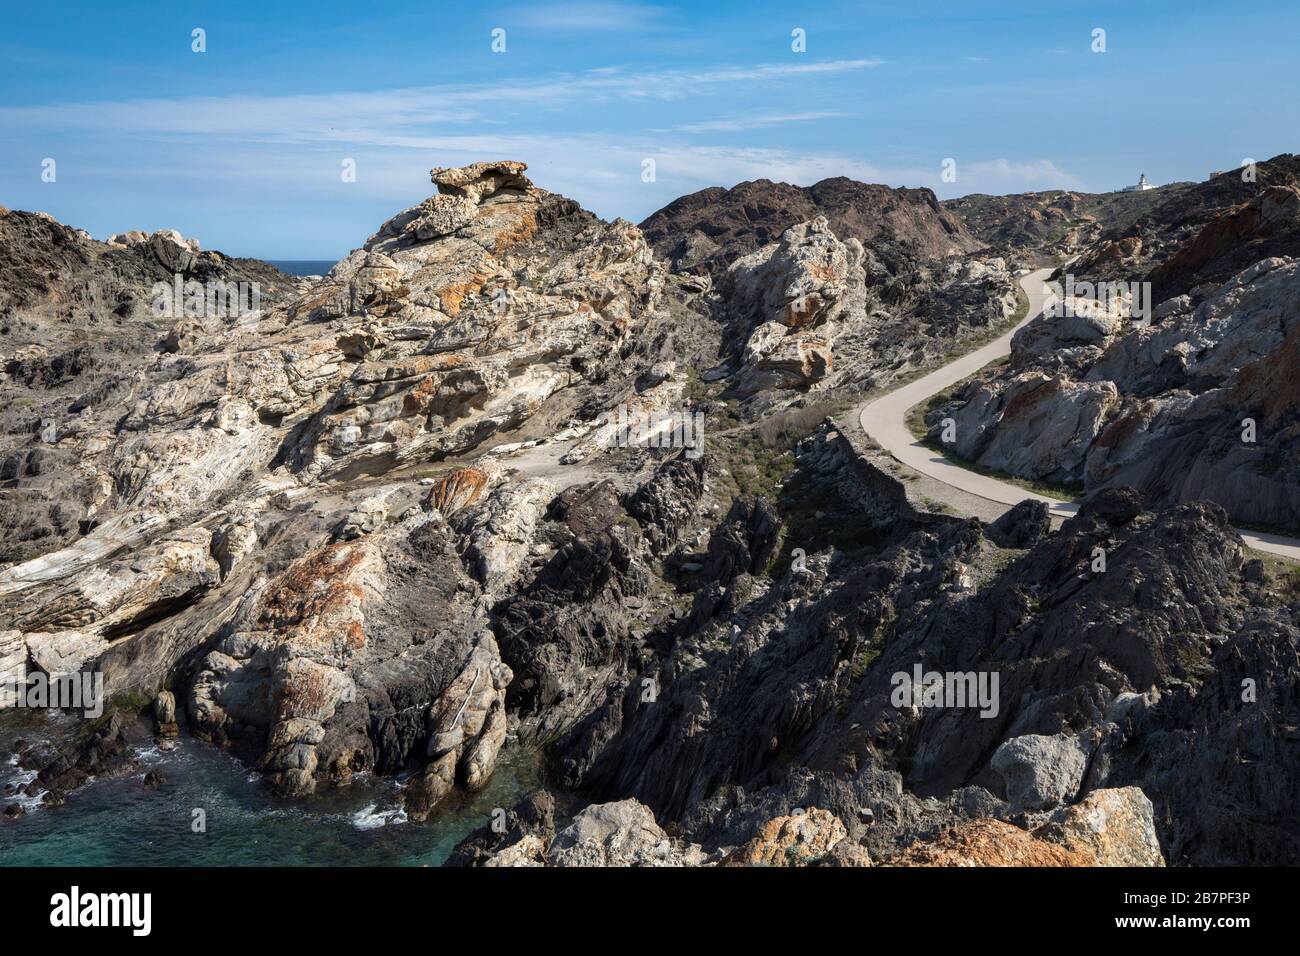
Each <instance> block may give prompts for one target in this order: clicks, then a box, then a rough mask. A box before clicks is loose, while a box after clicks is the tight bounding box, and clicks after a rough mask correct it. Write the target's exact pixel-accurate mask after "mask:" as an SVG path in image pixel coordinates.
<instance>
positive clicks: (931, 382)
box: [858, 268, 1300, 561]
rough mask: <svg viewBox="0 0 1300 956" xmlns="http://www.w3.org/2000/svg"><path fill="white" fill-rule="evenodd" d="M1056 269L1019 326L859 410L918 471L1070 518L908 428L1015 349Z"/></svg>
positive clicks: (1067, 504) (1267, 541)
mask: <svg viewBox="0 0 1300 956" xmlns="http://www.w3.org/2000/svg"><path fill="white" fill-rule="evenodd" d="M1052 271H1053V269H1052V268H1048V269H1039V270H1038V271H1037V272H1031V273H1029V274H1028V275H1026V276H1025V277H1024V278H1022V279H1021V280H1020V287H1021V288H1022V289H1024V291H1025V294H1026V295H1027V296H1028V297H1029V311H1028V312H1026V313H1025V317H1024V319H1023V320H1021V321H1020V322H1019V323H1018V324H1017V325H1016V326H1015V328H1013V329H1011V330H1010V331H1009V332H1007V333H1006V334H1005V335H1001V336H999V337H998V338H996V339H994V340H993V341H992V342H989V343H988V344H987V345H985V346H983V347H981V348H978V349H976V350H975V351H974V352H969V353H967V354H966V355H963V356H961V358H958V359H956V360H955V361H952V362H949V363H948V364H947V365H945V366H943V367H942V368H939V369H936V370H935V371H933V372H930V373H929V374H928V375H925V376H923V377H921V378H918V379H916V380H915V381H913V382H909V383H908V384H906V385H904V386H902V387H901V388H898V389H895V390H894V391H892V392H890V393H888V394H887V395H882V396H881V397H880V398H877V399H875V400H874V401H871V402H867V403H866V404H865V405H863V406H862V408H861V409H860V410H859V412H858V418H859V421H861V423H862V429H863V431H865V432H866V433H867V435H868V436H870V437H871V439H872V440H873V441H875V442H876V444H878V445H880V447H882V448H883V449H885V451H887V452H888V453H889V454H890V455H892V456H893V457H894V458H896V459H897V460H898V461H900V462H902V463H903V464H904V465H906V466H907V467H909V468H911V469H912V470H913V471H918V472H920V473H921V474H923V475H925V476H927V477H929V478H933V479H934V480H935V481H939V482H942V483H943V484H945V485H949V486H950V487H953V488H957V489H959V490H961V491H964V492H966V493H967V494H971V495H976V496H978V497H980V498H983V499H985V500H986V501H992V502H994V503H996V504H1002V505H1008V506H1009V505H1014V504H1018V503H1020V502H1021V501H1024V500H1025V499H1026V498H1033V499H1035V500H1037V501H1041V502H1044V503H1045V504H1046V505H1047V507H1048V509H1049V510H1050V512H1051V514H1052V517H1053V518H1068V517H1070V516H1071V515H1073V514H1074V513H1075V512H1077V511H1078V510H1079V505H1078V503H1077V502H1075V501H1069V500H1065V499H1060V498H1049V497H1046V496H1044V495H1040V494H1035V493H1034V492H1031V491H1028V490H1026V489H1024V488H1021V487H1020V486H1018V485H1015V484H1012V483H1011V482H1009V481H1002V480H1000V479H998V478H994V477H992V476H990V475H982V474H979V473H978V472H975V471H971V470H970V469H969V468H964V467H962V466H961V465H959V464H957V463H956V462H954V461H952V460H950V459H949V458H946V457H945V456H943V455H941V454H939V453H938V452H936V451H934V450H933V449H930V448H927V447H926V446H925V445H923V444H921V443H920V442H919V441H917V439H916V438H915V437H914V436H913V435H912V433H911V432H910V431H908V429H907V423H906V418H907V412H908V410H909V409H911V408H912V407H913V406H915V405H918V404H919V403H921V402H923V401H925V400H926V399H927V398H929V397H930V396H931V395H934V394H935V393H936V392H941V391H943V390H944V389H945V388H948V387H949V386H952V385H955V384H957V383H958V382H960V381H962V380H963V379H965V378H969V377H970V376H971V375H973V374H975V373H976V372H978V371H979V370H980V369H981V368H983V367H984V366H985V365H988V364H989V363H990V362H992V361H994V360H996V359H999V358H1002V357H1003V356H1004V355H1010V354H1011V338H1012V336H1014V335H1015V334H1016V332H1018V331H1019V330H1020V329H1021V328H1023V327H1024V326H1025V325H1027V324H1028V323H1029V322H1030V321H1031V320H1032V319H1034V318H1036V317H1037V316H1038V314H1039V313H1040V312H1042V310H1043V305H1044V303H1045V302H1046V301H1047V298H1048V297H1049V296H1050V295H1051V289H1050V287H1048V286H1047V285H1046V280H1047V277H1048V276H1049V275H1051V273H1052ZM1237 533H1238V534H1240V535H1241V537H1242V540H1243V541H1245V542H1246V544H1247V546H1249V547H1251V548H1254V549H1256V550H1258V551H1264V552H1267V553H1269V554H1275V555H1277V556H1278V557H1283V558H1289V559H1291V560H1293V561H1300V538H1292V537H1288V536H1286V535H1280V534H1265V533H1261V532H1256V531H1248V530H1246V529H1244V528H1238V529H1237Z"/></svg>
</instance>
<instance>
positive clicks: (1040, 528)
mask: <svg viewBox="0 0 1300 956" xmlns="http://www.w3.org/2000/svg"><path fill="white" fill-rule="evenodd" d="M1051 529H1052V520H1051V517H1050V515H1049V513H1048V510H1047V505H1046V504H1045V503H1044V502H1042V501H1037V500H1035V499H1033V498H1026V499H1025V500H1024V501H1022V502H1020V504H1018V505H1016V506H1015V507H1014V508H1012V509H1011V510H1010V511H1007V512H1006V513H1004V514H1003V515H1002V517H1000V518H998V519H997V520H996V521H994V522H993V523H992V524H991V525H989V526H988V527H987V528H985V529H984V536H985V537H986V538H988V539H989V540H990V541H992V542H993V543H994V544H996V545H997V546H998V547H999V548H1031V547H1033V546H1034V545H1035V544H1037V543H1038V542H1039V541H1041V540H1042V539H1043V536H1044V535H1046V534H1047V533H1048V532H1049V531H1051Z"/></svg>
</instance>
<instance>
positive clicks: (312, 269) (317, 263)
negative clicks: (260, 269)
mask: <svg viewBox="0 0 1300 956" xmlns="http://www.w3.org/2000/svg"><path fill="white" fill-rule="evenodd" d="M266 261H267V262H269V263H271V265H273V266H275V267H276V268H277V269H279V270H280V271H281V272H283V273H285V274H287V275H291V276H323V275H324V274H325V273H327V272H329V271H330V270H331V269H333V268H334V262H335V260H333V259H267V260H266Z"/></svg>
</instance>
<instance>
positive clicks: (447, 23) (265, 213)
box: [0, 0, 1300, 259]
mask: <svg viewBox="0 0 1300 956" xmlns="http://www.w3.org/2000/svg"><path fill="white" fill-rule="evenodd" d="M498 27H500V28H502V29H504V30H505V31H506V32H505V41H506V50H505V52H504V53H494V52H492V49H491V44H492V30H493V29H494V28H498ZM195 28H202V29H203V30H205V31H206V41H207V51H206V52H204V53H194V52H192V50H191V43H192V41H191V35H192V30H194V29H195ZM796 28H800V29H802V30H804V31H805V33H806V38H807V39H806V52H803V53H796V52H794V51H793V50H792V49H791V44H792V39H791V31H792V30H794V29H796ZM1095 28H1101V29H1104V30H1105V31H1106V52H1105V53H1103V54H1098V53H1093V52H1092V51H1091V45H1092V42H1093V40H1092V31H1093V30H1094V29H1095ZM0 64H3V66H0V203H3V204H4V205H7V206H10V207H12V208H18V209H41V210H44V211H46V212H49V213H51V214H52V215H54V216H56V217H58V218H59V219H61V220H63V221H65V222H68V223H70V224H72V225H76V226H80V227H82V228H85V229H87V230H89V231H90V232H91V233H92V234H93V235H95V236H97V237H99V238H103V237H104V236H106V235H107V234H108V233H111V232H117V231H122V230H126V229H150V230H152V229H156V228H163V227H171V228H177V229H180V230H181V231H182V232H184V233H185V234H186V235H192V236H197V237H198V238H199V239H200V240H201V241H202V243H203V245H204V247H205V248H218V249H221V250H223V251H225V252H228V253H231V254H237V255H253V256H260V257H264V258H304V259H310V258H322V259H333V258H338V257H340V256H342V255H344V254H346V253H347V252H348V251H349V250H350V249H352V248H355V247H357V246H359V245H360V244H361V243H363V242H364V241H365V239H366V237H367V236H368V235H370V233H371V232H373V231H374V229H375V228H376V227H377V226H378V225H379V224H380V223H381V222H382V221H383V220H385V219H386V218H388V217H389V216H391V215H392V214H393V213H395V212H396V211H398V210H400V209H402V208H404V207H406V206H409V205H412V204H414V203H416V202H419V201H420V200H421V199H423V198H424V197H425V196H427V195H430V194H431V193H432V192H433V187H432V186H431V185H430V183H429V179H428V170H429V167H431V166H434V165H442V166H447V165H460V164H462V163H466V162H471V161H474V160H476V159H521V160H524V161H525V162H527V163H528V164H529V167H530V169H529V175H530V176H531V177H532V178H533V180H534V182H536V183H537V184H538V185H540V186H542V187H544V188H547V189H551V190H554V191H556V192H561V193H564V194H565V195H568V196H572V197H573V198H575V199H578V200H579V201H581V202H582V203H583V204H584V205H585V206H587V207H588V208H591V209H593V210H595V211H596V212H598V213H599V214H601V215H602V216H605V217H607V218H612V217H614V216H623V217H625V218H628V219H631V220H633V221H639V220H640V219H642V218H644V217H645V216H646V215H647V214H649V213H650V212H653V211H654V210H655V209H657V208H659V207H661V206H663V205H664V204H666V203H668V202H670V201H671V200H672V199H674V198H676V197H677V196H680V195H682V194H685V193H688V192H692V191H694V190H697V189H700V188H702V187H704V186H708V185H725V186H730V185H734V184H735V183H737V182H740V181H743V180H746V179H756V178H760V177H766V178H770V179H779V180H786V181H789V182H795V183H800V184H805V185H806V184H810V183H813V182H816V181H817V180H818V179H822V178H825V177H827V176H834V175H847V176H851V177H853V178H856V179H862V180H866V181H870V182H884V183H888V184H890V185H896V186H901V185H907V186H930V187H932V188H934V189H935V190H936V191H937V192H938V193H939V195H940V196H941V197H944V198H946V197H949V196H956V195H963V194H966V193H970V192H995V193H1006V192H1023V191H1026V190H1031V189H1047V188H1056V187H1065V188H1075V189H1084V190H1090V191H1103V190H1108V189H1114V188H1117V187H1119V186H1122V185H1125V184H1128V183H1131V182H1133V181H1135V180H1136V179H1137V176H1138V174H1139V173H1141V172H1145V173H1146V174H1147V176H1148V177H1149V178H1150V179H1151V180H1152V181H1153V182H1157V183H1160V182H1168V181H1172V180H1177V179H1203V178H1204V177H1205V176H1206V175H1207V174H1208V173H1209V172H1210V171H1211V170H1214V169H1225V168H1230V167H1232V166H1235V165H1237V164H1238V163H1240V162H1241V160H1242V159H1244V158H1247V157H1249V158H1253V159H1264V158H1268V157H1270V156H1273V155H1276V154H1277V153H1281V152H1293V151H1296V150H1297V149H1300V142H1297V139H1300V95H1298V93H1300V89H1298V87H1300V4H1297V3H1295V2H1294V0H1286V2H1276V3H1274V2H1233V3H1226V2H1222V0H1219V2H1204V0H1178V2H1164V0H1147V2H1141V0H1129V2H1108V0H1093V2H1086V3H1084V2H1072V0H1032V2H1030V0H1003V2H997V3H992V2H988V3H985V2H968V3H952V2H944V0H916V2H912V3H900V2H898V0H893V2H888V3H862V2H855V3H850V2H821V3H819V2H805V3H799V4H795V3H789V2H786V3H769V2H764V0H757V2H745V3H739V2H736V3H732V2H709V3H694V2H691V3H675V4H674V3H635V2H609V3H546V2H542V3H531V4H530V3H518V4H512V3H502V4H491V3H484V2H475V3H457V2H424V3H405V2H401V0H389V2H386V3H384V4H382V5H380V4H366V3H358V2H355V0H349V2H334V0H317V2H313V3H310V4H307V3H303V4H297V3H290V2H280V0H270V2H268V0H262V2H259V3H250V2H246V0H225V2H222V3H219V4H218V3H185V2H170V3H166V4H163V3H157V2H153V3H143V2H135V0H114V2H112V3H104V2H102V0H97V2H93V3H81V2H76V3H68V2H58V0H54V2H52V3H48V4H45V5H41V4H29V3H17V2H13V0H8V2H5V3H3V5H2V6H0ZM46 158H52V159H54V160H55V162H56V164H57V167H56V173H57V178H56V180H55V181H54V182H43V181H42V178H41V171H42V161H43V160H44V159H46ZM947 158H952V159H954V160H955V161H956V173H957V179H956V181H955V182H951V183H949V182H944V181H942V180H941V176H940V174H941V169H942V163H943V160H944V159H947ZM346 159H352V160H354V161H355V163H356V171H357V172H356V181H355V182H344V181H343V178H342V176H341V171H342V164H343V161H344V160H346ZM645 159H653V160H654V161H655V180H654V181H653V182H645V181H643V178H642V169H643V161H644V160H645Z"/></svg>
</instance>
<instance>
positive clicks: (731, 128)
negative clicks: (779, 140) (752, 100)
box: [651, 110, 853, 133]
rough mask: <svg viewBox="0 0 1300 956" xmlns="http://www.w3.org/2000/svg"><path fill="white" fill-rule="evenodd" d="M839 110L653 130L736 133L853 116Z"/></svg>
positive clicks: (728, 119) (656, 130)
mask: <svg viewBox="0 0 1300 956" xmlns="http://www.w3.org/2000/svg"><path fill="white" fill-rule="evenodd" d="M852 115H853V114H852V113H845V112H842V111H839V110H821V111H817V112H808V113H769V114H766V115H762V116H736V117H728V118H723V119H715V120H703V121H701V122H699V123H686V124H684V125H682V126H669V127H664V128H660V129H652V130H651V132H652V133H710V132H720V133H736V132H741V131H744V130H751V129H762V128H764V127H767V126H782V125H784V124H786V123H810V122H812V121H813V120H820V119H833V118H836V117H844V116H852Z"/></svg>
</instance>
